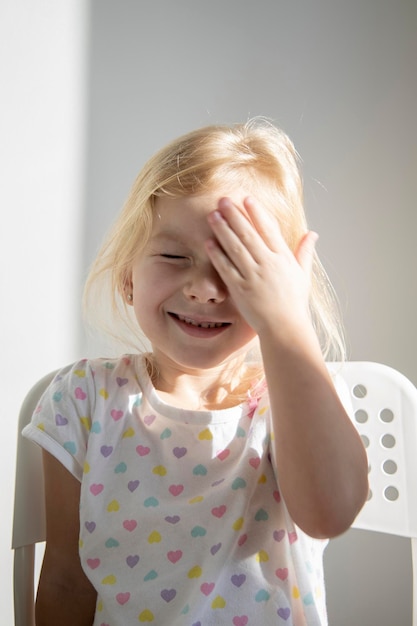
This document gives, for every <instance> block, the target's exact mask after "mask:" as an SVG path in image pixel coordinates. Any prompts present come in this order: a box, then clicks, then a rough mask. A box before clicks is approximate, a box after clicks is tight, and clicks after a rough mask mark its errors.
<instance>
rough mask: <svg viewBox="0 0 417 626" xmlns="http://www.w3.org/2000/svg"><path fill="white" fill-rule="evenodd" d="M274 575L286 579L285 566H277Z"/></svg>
mask: <svg viewBox="0 0 417 626" xmlns="http://www.w3.org/2000/svg"><path fill="white" fill-rule="evenodd" d="M275 575H276V577H277V578H279V579H280V580H287V578H288V569H287V568H286V567H279V568H278V569H277V570H275Z"/></svg>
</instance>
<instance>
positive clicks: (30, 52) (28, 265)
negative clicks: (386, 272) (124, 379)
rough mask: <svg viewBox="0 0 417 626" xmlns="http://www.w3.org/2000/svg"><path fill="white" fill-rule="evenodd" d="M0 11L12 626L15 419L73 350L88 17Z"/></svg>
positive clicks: (3, 376)
mask: <svg viewBox="0 0 417 626" xmlns="http://www.w3.org/2000/svg"><path fill="white" fill-rule="evenodd" d="M0 12H1V16H0V59H1V67H0V71H1V84H2V85H3V92H2V111H3V113H2V116H1V118H0V135H1V137H2V151H1V155H0V159H1V163H0V167H1V172H2V174H3V176H2V185H1V187H0V203H1V207H2V208H1V210H2V217H3V220H2V222H3V224H2V228H1V230H0V251H1V255H2V256H1V264H0V265H1V269H0V277H1V294H2V313H1V316H2V318H1V319H2V324H1V330H0V333H1V336H0V345H1V351H2V358H1V362H0V368H1V370H0V380H1V385H2V450H3V451H2V455H1V458H0V470H1V476H2V487H1V489H2V499H3V505H2V510H3V512H4V511H6V512H7V514H6V515H5V514H4V513H3V515H2V520H1V533H0V561H1V563H2V573H3V575H2V581H3V582H2V586H1V588H0V606H1V620H2V623H4V624H11V623H13V607H12V597H13V593H12V553H11V550H10V544H11V528H12V510H13V491H14V467H15V449H16V448H15V446H16V424H17V415H18V411H19V407H20V404H21V402H22V399H23V397H24V395H25V393H26V392H27V391H28V389H29V388H30V386H31V385H32V384H33V383H34V382H35V381H36V380H37V379H38V378H40V377H41V376H42V375H43V374H45V373H46V372H48V371H50V370H52V369H54V368H55V367H58V366H59V365H63V364H65V363H66V362H68V361H70V360H72V359H73V358H75V356H76V355H75V351H76V348H77V346H76V345H74V344H75V341H76V337H77V326H78V320H77V311H78V305H77V301H78V299H79V298H78V282H79V281H78V272H79V262H78V258H77V251H78V247H79V243H78V233H79V228H80V217H81V197H82V184H83V181H82V169H83V156H82V154H83V136H84V132H83V131H84V128H83V126H84V108H83V107H84V101H85V98H84V83H85V81H84V76H83V67H84V66H85V63H84V50H85V26H86V16H85V3H84V2H83V0H64V1H63V2H54V0H43V1H42V2H37V3H33V2H31V1H30V0H14V2H8V3H2V5H1V8H0ZM5 86H6V88H5ZM4 477H7V478H6V479H4ZM4 500H5V507H4Z"/></svg>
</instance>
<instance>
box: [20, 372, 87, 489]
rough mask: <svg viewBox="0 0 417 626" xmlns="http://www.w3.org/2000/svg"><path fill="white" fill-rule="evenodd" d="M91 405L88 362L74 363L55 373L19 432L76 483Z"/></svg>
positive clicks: (85, 447) (80, 476)
mask: <svg viewBox="0 0 417 626" xmlns="http://www.w3.org/2000/svg"><path fill="white" fill-rule="evenodd" d="M94 404H95V385H94V372H93V371H92V369H91V367H90V365H89V363H88V361H86V360H83V361H78V362H77V363H74V364H73V365H70V366H68V367H66V368H64V369H62V370H61V371H59V372H58V373H57V375H56V376H55V378H54V380H53V381H52V382H51V384H50V385H49V387H48V388H47V389H46V391H45V392H44V394H43V395H42V397H41V399H40V401H39V404H38V406H37V408H36V410H35V412H34V414H33V416H32V420H31V422H30V424H28V425H27V426H26V427H25V428H24V429H23V431H22V434H23V436H24V437H26V438H27V439H30V440H31V441H34V442H35V443H37V444H39V445H40V446H41V447H42V448H43V449H44V450H46V451H47V452H49V453H50V454H52V456H54V457H55V458H56V459H57V460H58V461H60V462H61V463H62V464H63V465H64V467H65V468H66V469H67V470H68V471H69V472H70V473H71V474H72V475H73V476H74V477H75V478H77V479H78V480H79V481H81V478H82V474H83V468H84V461H85V456H86V451H87V445H88V437H89V433H90V431H91V415H92V411H93V409H94Z"/></svg>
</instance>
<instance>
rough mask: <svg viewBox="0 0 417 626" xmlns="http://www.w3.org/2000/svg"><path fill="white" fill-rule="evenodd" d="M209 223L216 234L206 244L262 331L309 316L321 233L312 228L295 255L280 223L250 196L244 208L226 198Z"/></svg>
mask: <svg viewBox="0 0 417 626" xmlns="http://www.w3.org/2000/svg"><path fill="white" fill-rule="evenodd" d="M208 221H209V224H210V226H211V228H212V231H213V235H214V237H213V238H212V239H210V240H208V241H207V242H206V249H207V253H208V255H209V257H210V260H211V262H212V264H213V266H214V267H215V268H216V270H217V272H218V273H219V275H220V277H221V278H222V280H223V282H224V283H225V284H226V286H227V288H228V290H229V293H230V296H231V298H232V299H233V301H234V302H235V305H236V306H237V307H238V308H239V310H240V312H241V314H242V315H243V316H244V317H245V319H246V321H247V322H248V323H249V324H250V325H251V326H252V328H253V329H254V330H255V331H256V332H257V333H258V334H261V333H262V332H263V331H264V330H265V331H268V329H271V328H274V332H275V333H276V331H277V324H279V325H281V327H282V329H283V330H285V329H286V328H288V325H290V326H292V325H294V324H295V325H297V326H299V324H300V321H302V322H303V323H305V322H306V320H307V319H308V320H309V314H308V301H309V293H310V286H311V268H312V262H313V254H314V246H315V242H316V240H317V235H316V233H314V232H311V231H310V232H307V233H306V234H305V235H304V236H303V237H302V238H301V240H300V242H299V244H298V247H297V249H296V251H295V253H293V252H292V251H291V250H290V248H289V247H288V245H287V243H286V242H285V240H284V238H283V236H282V233H281V229H280V227H279V224H278V221H277V220H276V219H275V218H273V217H272V215H270V214H269V213H268V212H267V211H266V210H265V209H264V208H263V207H262V206H261V205H260V204H259V203H258V202H257V201H256V200H255V199H253V198H251V197H247V198H245V200H244V201H243V205H242V206H238V205H237V204H235V203H234V202H233V200H232V199H231V198H221V199H220V200H219V204H218V209H217V210H216V211H214V212H213V213H211V214H210V215H209V217H208Z"/></svg>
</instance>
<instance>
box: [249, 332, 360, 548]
mask: <svg viewBox="0 0 417 626" xmlns="http://www.w3.org/2000/svg"><path fill="white" fill-rule="evenodd" d="M278 334H279V331H278ZM260 339H261V350H262V355H263V361H264V366H265V372H266V378H267V382H268V388H269V395H270V402H271V411H272V420H273V426H272V427H273V431H274V440H273V444H272V445H273V446H274V452H275V457H276V464H277V471H278V479H279V484H280V488H281V491H282V495H283V497H284V499H285V501H286V504H287V507H288V509H289V512H290V514H291V516H292V518H293V519H294V521H295V523H296V524H297V525H298V526H300V527H301V528H302V529H303V530H304V531H305V532H307V533H308V534H310V535H312V536H317V537H331V536H334V535H337V534H340V533H341V532H343V531H344V530H346V529H347V528H348V527H349V526H350V525H351V523H352V522H353V520H354V518H355V517H356V515H357V513H358V512H359V510H360V508H361V507H362V505H363V503H364V501H365V499H366V496H367V492H368V482H367V459H366V454H365V450H364V447H363V445H362V442H361V440H360V437H359V435H358V434H357V431H356V429H355V428H354V427H353V425H352V423H351V420H350V418H349V416H348V415H347V414H346V412H345V410H344V407H343V405H342V403H341V401H340V399H339V397H338V395H337V392H336V390H335V388H334V385H333V382H332V380H331V377H330V375H329V373H328V370H327V367H326V364H325V362H324V360H323V358H322V356H321V350H320V346H319V343H318V340H317V338H316V335H315V333H314V330H313V328H312V326H311V325H310V324H308V323H303V324H300V325H299V327H298V328H296V327H294V328H293V329H289V328H288V326H287V328H286V334H285V339H284V338H283V337H282V336H278V335H277V334H276V332H266V333H265V334H264V336H263V337H261V338H260Z"/></svg>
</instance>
